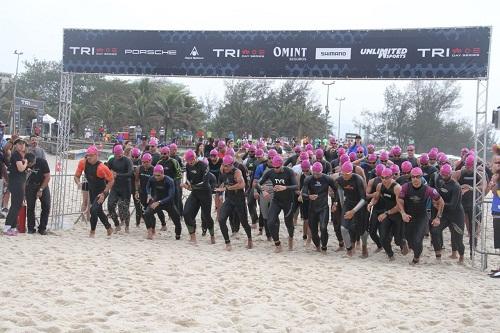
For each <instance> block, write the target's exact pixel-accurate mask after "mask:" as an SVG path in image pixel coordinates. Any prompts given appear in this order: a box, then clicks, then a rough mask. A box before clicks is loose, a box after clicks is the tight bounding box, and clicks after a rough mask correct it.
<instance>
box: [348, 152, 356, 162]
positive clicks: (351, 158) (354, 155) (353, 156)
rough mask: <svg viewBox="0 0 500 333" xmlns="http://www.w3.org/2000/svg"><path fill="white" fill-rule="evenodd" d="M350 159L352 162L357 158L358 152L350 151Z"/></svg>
mask: <svg viewBox="0 0 500 333" xmlns="http://www.w3.org/2000/svg"><path fill="white" fill-rule="evenodd" d="M349 160H350V161H351V162H352V161H355V160H356V153H355V152H352V153H349Z"/></svg>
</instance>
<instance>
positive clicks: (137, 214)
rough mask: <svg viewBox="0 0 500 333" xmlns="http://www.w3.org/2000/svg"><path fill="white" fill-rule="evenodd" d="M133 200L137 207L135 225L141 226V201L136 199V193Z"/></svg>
mask: <svg viewBox="0 0 500 333" xmlns="http://www.w3.org/2000/svg"><path fill="white" fill-rule="evenodd" d="M133 193H134V192H133ZM132 198H133V200H134V207H135V224H136V225H139V224H141V217H142V214H143V211H142V205H141V200H139V199H136V198H135V193H134V194H133V195H132Z"/></svg>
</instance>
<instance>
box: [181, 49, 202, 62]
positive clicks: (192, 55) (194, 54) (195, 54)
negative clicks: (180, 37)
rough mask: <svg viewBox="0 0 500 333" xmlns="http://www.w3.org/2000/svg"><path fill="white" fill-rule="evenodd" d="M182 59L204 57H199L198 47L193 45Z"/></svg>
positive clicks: (200, 58)
mask: <svg viewBox="0 0 500 333" xmlns="http://www.w3.org/2000/svg"><path fill="white" fill-rule="evenodd" d="M184 59H186V60H203V59H205V57H201V56H200V52H198V49H197V48H196V46H193V49H192V50H191V52H189V55H188V56H186V57H184Z"/></svg>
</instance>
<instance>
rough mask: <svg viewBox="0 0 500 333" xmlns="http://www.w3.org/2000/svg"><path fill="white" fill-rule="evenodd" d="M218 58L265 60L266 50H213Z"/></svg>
mask: <svg viewBox="0 0 500 333" xmlns="http://www.w3.org/2000/svg"><path fill="white" fill-rule="evenodd" d="M212 51H213V52H215V55H216V57H217V58H264V56H265V54H266V50H264V49H248V48H242V49H212Z"/></svg>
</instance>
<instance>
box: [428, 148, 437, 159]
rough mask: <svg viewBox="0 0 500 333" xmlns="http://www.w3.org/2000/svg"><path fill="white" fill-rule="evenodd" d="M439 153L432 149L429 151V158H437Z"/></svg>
mask: <svg viewBox="0 0 500 333" xmlns="http://www.w3.org/2000/svg"><path fill="white" fill-rule="evenodd" d="M437 155H438V153H437V151H435V150H431V151H430V152H429V160H436V159H437Z"/></svg>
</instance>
